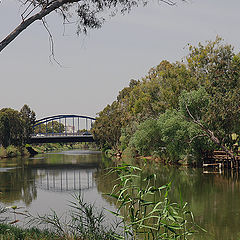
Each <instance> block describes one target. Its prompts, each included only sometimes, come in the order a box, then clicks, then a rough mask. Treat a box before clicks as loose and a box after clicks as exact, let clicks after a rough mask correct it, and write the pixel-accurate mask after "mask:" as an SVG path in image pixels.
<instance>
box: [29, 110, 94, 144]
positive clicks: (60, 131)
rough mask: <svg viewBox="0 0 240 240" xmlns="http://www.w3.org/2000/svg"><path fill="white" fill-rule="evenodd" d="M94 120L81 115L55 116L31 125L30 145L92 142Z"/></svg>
mask: <svg viewBox="0 0 240 240" xmlns="http://www.w3.org/2000/svg"><path fill="white" fill-rule="evenodd" d="M95 120H96V119H95V118H92V117H88V116H81V115H73V114H71V115H55V116H50V117H45V118H42V119H39V120H37V121H36V122H35V124H34V125H33V134H32V135H31V138H30V143H61V142H63V143H67V142H94V139H93V135H92V134H91V128H92V126H93V124H94V121H95Z"/></svg>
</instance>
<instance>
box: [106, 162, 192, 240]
mask: <svg viewBox="0 0 240 240" xmlns="http://www.w3.org/2000/svg"><path fill="white" fill-rule="evenodd" d="M113 172H117V174H118V175H119V183H118V184H116V185H115V187H114V188H113V191H112V193H111V194H109V195H110V196H111V197H113V198H114V199H116V200H117V202H118V206H119V207H118V210H117V212H113V214H115V215H116V216H117V217H119V218H120V219H122V225H123V230H124V235H123V236H121V235H118V234H115V236H116V238H117V239H133V240H134V239H156V240H157V239H159V240H160V239H165V240H167V239H188V236H190V235H192V233H193V227H194V223H193V218H192V214H191V212H190V211H189V209H188V208H187V204H185V203H183V202H181V203H180V204H177V203H171V202H170V200H169V199H168V193H169V190H170V185H171V184H167V185H164V186H157V185H156V183H155V180H156V175H155V174H145V173H144V172H143V170H142V169H141V168H138V167H134V166H131V165H127V164H123V165H121V166H118V167H116V168H115V169H113Z"/></svg>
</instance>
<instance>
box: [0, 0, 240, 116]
mask: <svg viewBox="0 0 240 240" xmlns="http://www.w3.org/2000/svg"><path fill="white" fill-rule="evenodd" d="M239 10H240V1H239V0H228V1H227V0H192V1H191V2H188V3H179V4H178V6H176V7H169V6H166V5H164V4H160V5H159V4H158V3H157V2H156V1H152V2H150V3H149V5H148V6H147V7H144V8H143V7H139V8H135V9H134V10H133V11H132V12H131V13H130V14H128V15H125V16H118V17H115V18H113V19H111V20H109V21H108V22H106V23H105V24H104V26H103V27H102V28H101V29H99V30H94V31H90V32H89V34H88V36H80V37H77V36H76V34H75V28H74V26H72V27H68V28H67V29H66V31H65V34H63V32H64V30H63V26H62V25H61V21H60V18H59V17H57V16H56V15H55V14H51V15H50V16H49V17H48V18H47V19H48V22H49V26H50V29H51V30H52V32H53V35H54V38H55V52H56V57H57V59H58V60H59V61H60V62H61V64H62V65H63V67H59V66H58V65H57V64H51V63H49V54H50V51H49V42H48V35H47V33H46V31H45V29H44V28H43V27H42V25H41V23H40V22H36V23H34V24H33V25H32V26H30V27H29V28H28V29H27V30H25V31H24V32H23V33H22V34H21V35H20V36H19V37H18V38H17V39H16V40H15V41H14V42H13V43H11V44H10V45H9V46H8V47H7V48H6V49H5V50H3V52H2V53H0V69H1V77H0V88H1V92H0V108H3V107H11V108H14V109H17V110H19V109H20V108H21V107H22V106H23V105H24V104H28V105H29V106H30V107H31V108H32V109H33V110H34V111H35V112H36V114H37V118H41V117H44V116H49V115H53V114H65V113H68V114H80V115H88V116H92V117H94V116H96V113H97V112H99V111H101V110H102V109H103V108H104V107H105V106H106V105H107V104H110V103H112V101H114V100H115V99H116V97H117V94H118V92H119V91H120V90H121V89H122V88H123V87H125V86H127V85H128V83H129V80H130V79H140V78H141V77H144V76H145V75H146V74H147V72H148V70H149V69H150V68H151V67H153V66H156V65H157V64H159V63H160V62H161V61H162V60H164V59H167V60H169V61H177V60H181V59H182V58H183V57H184V56H185V55H186V54H187V47H186V45H187V44H188V43H190V44H193V45H196V44H197V43H198V42H199V41H201V42H202V41H205V40H214V39H215V37H216V35H220V36H221V37H223V38H224V39H225V41H226V42H227V43H230V44H232V45H233V46H234V47H235V50H236V51H239V44H240V43H239V39H240V31H239V23H240V14H239ZM19 22H20V17H19V9H18V8H16V2H15V1H14V0H3V1H2V3H1V4H0V26H1V27H0V38H1V39H3V38H4V37H5V36H6V35H7V34H8V33H9V32H10V31H12V30H13V29H14V28H15V27H16V26H17V25H18V24H19Z"/></svg>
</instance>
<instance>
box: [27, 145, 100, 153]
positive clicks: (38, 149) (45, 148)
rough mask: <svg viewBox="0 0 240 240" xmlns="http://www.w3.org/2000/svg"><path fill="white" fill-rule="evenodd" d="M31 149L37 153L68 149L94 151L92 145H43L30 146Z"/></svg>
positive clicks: (94, 148)
mask: <svg viewBox="0 0 240 240" xmlns="http://www.w3.org/2000/svg"><path fill="white" fill-rule="evenodd" d="M31 147H32V148H33V149H34V150H35V151H36V152H38V153H45V152H52V151H58V150H70V149H93V150H96V145H95V144H94V143H43V144H37V145H31Z"/></svg>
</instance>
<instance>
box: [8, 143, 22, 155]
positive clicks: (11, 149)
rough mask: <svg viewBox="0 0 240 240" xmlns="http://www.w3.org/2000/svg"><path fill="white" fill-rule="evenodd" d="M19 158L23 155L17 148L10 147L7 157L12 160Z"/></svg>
mask: <svg viewBox="0 0 240 240" xmlns="http://www.w3.org/2000/svg"><path fill="white" fill-rule="evenodd" d="M17 156H21V153H20V151H19V149H18V148H17V147H14V146H12V145H10V146H8V147H7V148H6V157H8V158H10V157H17Z"/></svg>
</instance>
